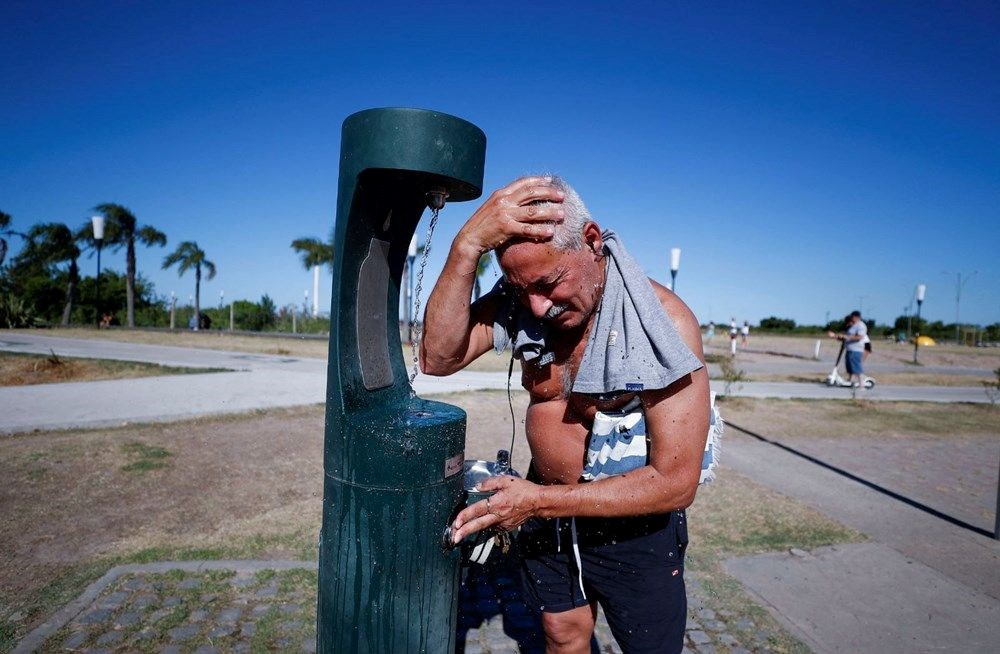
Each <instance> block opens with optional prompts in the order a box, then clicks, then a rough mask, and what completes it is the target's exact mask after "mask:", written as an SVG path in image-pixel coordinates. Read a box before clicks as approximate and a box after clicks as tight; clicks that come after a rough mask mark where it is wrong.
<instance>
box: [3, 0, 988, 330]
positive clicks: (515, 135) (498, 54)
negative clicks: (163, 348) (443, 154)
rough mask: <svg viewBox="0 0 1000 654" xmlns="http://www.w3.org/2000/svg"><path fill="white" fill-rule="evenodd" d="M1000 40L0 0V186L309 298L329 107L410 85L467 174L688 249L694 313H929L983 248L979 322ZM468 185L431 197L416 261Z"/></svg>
mask: <svg viewBox="0 0 1000 654" xmlns="http://www.w3.org/2000/svg"><path fill="white" fill-rule="evenodd" d="M997 61H1000V9H998V8H997V5H996V4H995V3H994V4H992V5H990V4H988V3H965V2H947V3H945V2H940V3H928V2H918V3H912V2H907V3H903V2H900V3H892V2H878V3H867V2H842V3H829V2H817V3H811V2H799V3H768V2H757V3H740V2H734V3H690V2H628V3H617V4H616V3H588V2H573V3H558V2H554V3H517V2H507V3H496V2H479V3H468V2H447V3H440V2H438V3H429V4H427V5H426V6H417V5H415V4H413V3H402V2H400V3H393V2H378V1H373V2H365V3H357V4H354V3H333V2H294V3H280V2H273V3H271V2H252V1H248V2H233V3H227V2H212V3H205V2H191V3H187V2H162V3H143V2H114V1H104V2H75V3H68V2H66V3H39V2H23V1H21V0H14V1H12V0H7V1H6V2H4V3H2V4H0V88H2V89H3V94H2V98H3V99H2V102H0V143H2V144H3V152H4V156H3V157H2V158H0V210H3V211H5V212H7V213H9V214H11V215H12V216H13V217H14V220H15V227H22V228H26V227H27V226H29V225H30V224H32V223H35V222H40V221H52V220H57V221H64V222H67V223H69V224H71V225H78V224H82V223H83V222H84V221H85V220H86V219H87V217H88V216H89V215H90V214H91V213H92V212H91V208H92V207H93V206H94V205H96V204H98V203H101V202H118V203H121V204H124V205H126V206H128V207H130V208H131V209H132V210H133V211H134V212H135V213H136V215H137V216H138V217H139V220H140V222H141V223H143V224H151V225H154V226H156V227H158V228H159V229H161V230H162V231H164V232H166V234H167V236H168V239H169V242H168V247H167V249H164V250H160V249H144V250H140V252H139V254H138V261H139V269H140V271H141V272H142V273H143V274H144V275H146V276H147V277H148V278H149V279H150V280H152V281H153V282H154V283H155V285H156V289H157V291H158V292H159V293H161V294H165V295H169V293H170V291H176V292H177V294H178V296H180V297H181V298H184V299H186V298H187V297H188V295H189V294H190V293H192V292H193V287H194V281H193V279H191V278H187V277H185V278H180V279H179V278H178V277H177V275H176V273H175V272H174V271H173V270H171V271H161V270H160V262H161V261H162V258H163V256H164V255H165V254H166V253H167V251H169V250H170V249H171V248H172V247H174V246H176V244H177V243H179V242H180V241H183V240H196V241H197V242H198V243H199V244H200V245H201V247H202V248H203V249H205V250H206V252H207V253H208V255H209V258H210V259H212V260H213V261H215V263H216V264H217V265H218V270H219V274H218V276H217V277H216V278H215V280H213V281H211V282H208V283H207V284H205V285H204V286H203V298H204V299H203V302H205V303H207V304H214V303H216V302H217V301H218V296H219V291H220V290H225V292H226V297H227V298H232V297H239V298H249V299H257V298H259V297H260V295H262V294H264V293H268V294H269V295H271V297H272V298H274V299H275V300H276V301H277V302H278V303H279V304H285V303H292V302H297V303H301V301H302V297H303V291H304V290H305V289H307V288H311V276H310V274H309V273H308V272H307V271H305V270H304V269H302V267H301V264H300V263H299V261H298V259H297V258H296V256H295V255H294V253H293V251H292V250H291V248H290V247H289V243H290V242H291V241H292V239H294V238H297V237H300V236H322V237H326V236H327V235H328V234H329V233H330V230H331V228H332V226H333V221H334V218H335V215H334V214H335V207H336V182H337V174H338V168H337V162H338V153H339V146H340V124H341V122H342V120H343V119H344V118H345V117H346V116H347V115H349V114H351V113H353V112H355V111H357V110H360V109H365V108H369V107H379V106H413V107H424V108H431V109H436V110H440V111H444V112H447V113H451V114H455V115H457V116H461V117H462V118H465V119H467V120H470V121H472V122H473V123H475V124H477V125H478V126H479V127H481V128H482V129H483V130H484V131H485V132H486V134H487V138H488V148H487V162H486V183H485V185H486V189H487V193H488V192H489V191H490V190H492V189H494V188H497V187H499V186H501V185H503V184H505V183H506V182H507V181H509V180H510V179H512V178H514V177H516V176H519V175H522V174H525V173H531V172H539V171H552V172H558V173H560V174H561V175H563V176H564V177H565V178H566V179H567V180H568V181H569V182H570V183H571V184H573V185H574V186H575V187H576V188H577V189H578V191H579V192H580V194H581V196H582V197H583V199H584V201H585V202H587V204H588V205H589V207H590V209H591V211H592V213H593V214H594V216H595V218H596V219H597V220H598V222H599V223H600V224H601V225H602V226H605V227H612V228H614V229H616V230H617V231H618V232H619V233H620V234H621V236H622V238H623V239H624V242H625V243H626V245H627V246H628V247H629V248H630V249H631V250H632V252H633V254H634V255H635V256H636V258H637V259H638V260H639V262H640V264H641V265H643V267H644V268H645V269H646V270H647V272H648V273H649V274H650V275H651V276H653V277H656V278H658V279H660V280H661V281H668V280H669V271H668V252H669V249H670V248H671V247H681V248H682V250H683V254H682V260H681V269H680V272H679V275H678V279H677V285H678V289H677V290H678V292H679V293H680V295H681V296H682V297H683V298H684V299H685V300H686V301H687V302H688V304H689V305H690V306H691V307H692V308H693V309H694V311H695V313H696V314H697V315H698V316H699V318H700V319H701V320H702V321H708V320H710V319H714V320H716V321H720V320H728V318H729V317H730V316H735V317H736V318H737V320H740V321H742V320H744V319H747V320H750V321H751V322H752V323H755V322H756V321H758V320H759V319H760V318H763V317H765V316H768V315H777V316H781V317H790V318H794V319H795V320H797V321H799V322H811V323H817V322H821V321H823V320H824V319H825V317H826V315H827V312H829V315H830V316H831V317H836V316H838V315H843V314H844V313H846V312H848V311H850V310H852V309H855V308H859V306H860V308H862V309H863V311H864V312H865V314H867V315H869V316H874V317H875V318H877V319H879V320H880V321H886V320H891V319H892V318H893V317H895V316H897V315H900V314H901V313H902V312H903V307H904V306H905V305H907V304H908V303H909V302H910V299H911V296H912V294H913V288H914V286H915V285H916V284H917V283H925V284H927V286H928V291H927V300H926V301H925V303H924V310H923V315H924V316H926V317H928V318H930V319H940V320H944V321H945V322H950V321H953V320H954V319H955V273H956V272H961V273H962V274H963V277H964V276H966V275H968V274H971V273H972V272H973V271H978V273H977V274H975V275H974V276H972V277H971V278H970V279H969V281H968V284H967V285H966V286H965V288H964V290H963V293H962V301H961V318H962V320H963V321H966V322H977V323H991V322H996V321H1000V257H998V256H997V251H998V247H1000V220H998V218H1000V216H998V212H1000V73H998V70H1000V67H998V66H997V64H996V62H997ZM473 209H474V206H473V205H472V204H471V203H466V204H452V205H449V206H447V207H446V208H445V210H444V211H443V212H442V218H441V222H440V223H439V227H438V230H439V231H438V233H437V235H436V238H435V242H434V247H433V248H432V255H431V260H430V264H429V266H428V270H427V275H428V280H429V281H431V280H433V279H434V278H435V277H436V275H437V273H438V271H439V270H440V268H441V266H442V264H443V257H444V253H445V252H446V249H447V246H448V244H449V243H450V240H451V238H452V237H453V236H454V234H455V233H456V231H457V230H458V228H459V227H460V226H461V224H462V222H463V221H464V220H465V218H466V217H467V216H468V215H469V214H470V213H471V212H472V210H473ZM424 224H425V223H424ZM424 224H422V225H421V228H420V229H421V232H420V233H423V229H424ZM16 248H17V245H16V244H15V250H16ZM103 260H104V262H106V265H109V266H110V267H112V268H116V269H118V270H122V269H124V254H123V253H122V254H120V255H114V254H111V255H107V256H106V257H104V259H103ZM94 265H95V264H94V261H93V260H85V261H84V262H83V264H82V266H83V268H84V270H85V271H86V272H88V273H89V274H93V271H92V270H91V268H93V267H94ZM945 273H948V274H945ZM494 276H495V273H492V272H491V273H490V278H493V277H494ZM426 287H427V284H425V288H426ZM329 293H330V284H329V283H328V278H327V277H326V276H325V275H324V278H323V284H322V286H321V297H322V305H323V306H324V307H326V306H328V304H329V301H330V298H329Z"/></svg>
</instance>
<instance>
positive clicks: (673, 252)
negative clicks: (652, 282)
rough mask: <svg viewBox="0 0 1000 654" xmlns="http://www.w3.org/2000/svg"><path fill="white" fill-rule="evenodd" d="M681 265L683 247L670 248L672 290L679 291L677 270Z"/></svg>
mask: <svg viewBox="0 0 1000 654" xmlns="http://www.w3.org/2000/svg"><path fill="white" fill-rule="evenodd" d="M680 267H681V249H680V248H670V290H672V291H673V292H674V293H676V292H677V271H678V270H679V269H680Z"/></svg>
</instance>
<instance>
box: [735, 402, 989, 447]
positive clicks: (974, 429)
mask: <svg viewBox="0 0 1000 654" xmlns="http://www.w3.org/2000/svg"><path fill="white" fill-rule="evenodd" d="M723 406H724V408H722V409H721V410H722V413H723V415H724V416H725V417H726V419H727V420H730V421H732V422H734V423H736V424H739V425H740V426H741V427H746V428H747V429H751V430H759V431H761V433H767V434H770V433H775V432H779V433H781V434H784V435H785V436H786V437H789V438H799V437H811V438H856V437H862V438H888V439H898V438H912V437H915V436H919V437H927V438H949V439H955V438H982V437H983V436H996V434H997V431H998V421H997V412H996V410H995V409H994V408H993V407H991V406H990V405H988V404H944V403H937V402H866V401H864V400H857V401H833V400H831V401H825V400H762V399H753V398H726V399H725V400H724V402H723Z"/></svg>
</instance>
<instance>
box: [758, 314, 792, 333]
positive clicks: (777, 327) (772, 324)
mask: <svg viewBox="0 0 1000 654" xmlns="http://www.w3.org/2000/svg"><path fill="white" fill-rule="evenodd" d="M758 329H760V330H761V331H764V332H769V331H772V332H790V331H793V330H794V329H795V321H794V320H792V319H791V318H778V317H776V316H769V317H767V318H763V319H761V321H760V326H759V327H758Z"/></svg>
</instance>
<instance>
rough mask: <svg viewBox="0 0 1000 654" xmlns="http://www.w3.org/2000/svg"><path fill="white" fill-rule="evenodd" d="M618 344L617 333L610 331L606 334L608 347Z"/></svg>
mask: <svg viewBox="0 0 1000 654" xmlns="http://www.w3.org/2000/svg"><path fill="white" fill-rule="evenodd" d="M617 342H618V332H617V331H615V330H614V329H612V330H611V331H610V332H608V345H609V346H610V345H614V344H615V343H617Z"/></svg>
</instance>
